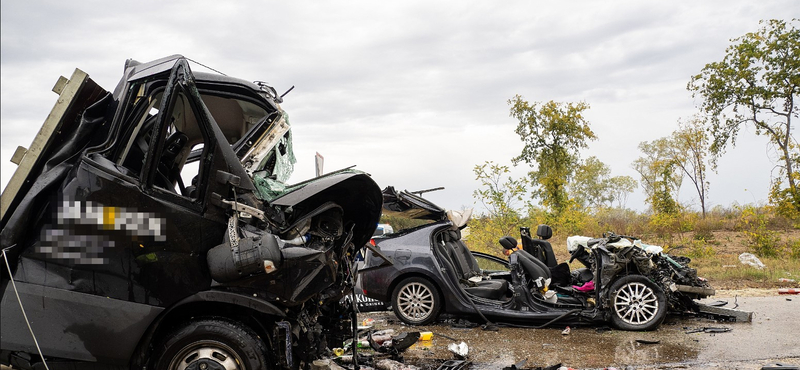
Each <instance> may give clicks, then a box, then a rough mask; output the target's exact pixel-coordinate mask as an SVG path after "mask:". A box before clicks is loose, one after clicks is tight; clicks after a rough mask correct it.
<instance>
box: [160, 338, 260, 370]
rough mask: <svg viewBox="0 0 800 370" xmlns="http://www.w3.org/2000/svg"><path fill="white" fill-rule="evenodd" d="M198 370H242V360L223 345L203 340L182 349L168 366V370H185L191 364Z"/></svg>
mask: <svg viewBox="0 0 800 370" xmlns="http://www.w3.org/2000/svg"><path fill="white" fill-rule="evenodd" d="M195 363H196V364H197V367H195V368H196V369H200V370H215V369H219V368H222V369H225V370H242V369H244V367H243V366H242V359H241V358H239V355H237V354H236V352H235V351H234V350H233V349H232V348H231V347H229V346H228V345H226V344H225V343H221V342H217V341H213V340H203V341H197V342H192V343H190V344H189V345H187V346H186V347H183V349H181V350H180V351H179V352H178V355H177V356H175V357H174V358H173V359H172V361H171V362H170V364H169V369H170V370H185V369H186V368H188V367H189V366H191V365H193V364H195Z"/></svg>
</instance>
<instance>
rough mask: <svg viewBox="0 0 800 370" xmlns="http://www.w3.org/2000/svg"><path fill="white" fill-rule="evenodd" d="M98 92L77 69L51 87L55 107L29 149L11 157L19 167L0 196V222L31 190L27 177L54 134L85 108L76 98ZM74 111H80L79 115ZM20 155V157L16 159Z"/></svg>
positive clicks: (93, 83) (88, 79) (53, 137)
mask: <svg viewBox="0 0 800 370" xmlns="http://www.w3.org/2000/svg"><path fill="white" fill-rule="evenodd" d="M98 89H99V91H103V92H104V90H103V89H102V88H101V87H99V86H98V85H97V84H96V83H95V82H94V81H92V80H91V79H90V78H89V75H88V74H86V72H84V71H81V70H80V69H77V68H76V69H75V71H74V72H73V73H72V77H70V78H69V80H67V79H66V78H64V77H63V76H61V78H60V79H59V80H58V82H56V85H55V86H54V87H53V91H54V92H56V93H58V94H59V97H58V100H57V101H56V104H55V105H54V106H53V109H52V110H50V114H49V115H48V116H47V118H46V119H45V121H44V124H42V128H40V129H39V132H38V133H37V134H36V136H35V137H34V138H33V142H32V143H31V145H30V146H29V147H28V149H27V150H19V149H18V153H16V155H15V158H13V159H14V160H13V161H14V162H18V165H19V167H17V170H16V171H14V174H13V175H12V176H11V179H10V180H9V182H8V184H7V185H6V188H5V189H3V193H2V195H0V219H5V217H6V212H8V210H9V208H11V206H12V205H14V204H16V203H18V202H19V201H20V200H21V197H22V196H24V194H25V193H26V192H27V189H28V188H29V187H30V185H31V184H30V182H31V181H33V180H35V179H31V178H29V177H30V175H31V173H32V172H33V171H34V170H39V168H40V167H41V163H39V157H40V156H41V155H42V153H45V152H46V151H47V149H48V148H49V147H50V145H51V144H52V143H53V141H54V139H55V137H56V136H57V135H54V133H59V132H60V131H61V129H62V127H63V126H64V125H65V124H69V123H72V122H71V121H74V120H75V119H76V118H77V117H78V116H79V114H80V113H81V112H82V111H83V109H85V108H86V107H85V106H81V107H77V105H79V104H75V101H76V100H80V99H76V97H79V96H82V95H83V96H85V95H86V94H87V93H89V94H92V95H97V93H98V92H99V91H98ZM77 110H80V112H78V111H77ZM23 149H24V148H23ZM20 155H21V158H20V157H19V156H20Z"/></svg>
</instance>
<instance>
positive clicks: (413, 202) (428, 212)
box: [382, 186, 447, 221]
mask: <svg viewBox="0 0 800 370" xmlns="http://www.w3.org/2000/svg"><path fill="white" fill-rule="evenodd" d="M382 193H383V213H384V214H386V215H392V216H401V217H406V218H412V219H419V220H433V221H442V220H445V219H447V212H445V210H444V209H443V208H441V207H439V206H437V205H435V204H433V203H431V202H430V201H429V200H427V199H424V198H422V197H420V196H417V195H414V194H411V193H410V192H409V191H408V190H403V191H399V192H398V191H397V190H395V188H394V187H393V186H387V187H386V188H385V189H383V192H382Z"/></svg>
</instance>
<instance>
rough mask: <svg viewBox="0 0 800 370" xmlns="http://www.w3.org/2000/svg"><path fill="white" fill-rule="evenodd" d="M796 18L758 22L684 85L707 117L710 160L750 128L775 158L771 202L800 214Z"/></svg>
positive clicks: (799, 39) (799, 59) (798, 35)
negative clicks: (794, 127)
mask: <svg viewBox="0 0 800 370" xmlns="http://www.w3.org/2000/svg"><path fill="white" fill-rule="evenodd" d="M797 23H798V20H797V19H793V20H792V21H791V22H789V23H787V22H786V21H783V20H776V19H773V20H769V21H762V22H761V25H762V27H761V29H759V30H758V31H756V32H752V33H748V34H746V35H744V36H741V37H738V38H735V39H733V40H731V42H732V43H733V44H732V45H731V46H729V47H728V48H727V50H726V54H725V57H724V58H723V60H722V61H721V62H714V63H709V64H706V65H705V67H703V69H702V70H701V71H700V73H699V74H697V75H695V76H692V78H691V81H690V82H689V84H688V85H687V88H688V90H689V91H691V92H692V95H693V96H694V97H699V98H701V99H702V102H701V104H700V107H699V108H700V110H701V111H703V112H704V113H706V114H708V115H709V116H710V120H711V127H710V132H711V137H712V143H711V152H712V153H713V154H714V155H715V158H716V157H718V156H719V155H721V154H723V153H724V151H725V148H726V146H727V145H728V144H729V143H730V144H731V145H732V146H733V145H735V144H736V137H737V135H738V133H739V130H741V128H742V127H745V126H748V125H752V126H754V127H755V133H756V134H757V135H765V136H767V137H768V138H769V143H770V145H771V146H772V147H773V148H774V149H775V150H776V152H777V153H778V157H779V163H780V164H778V165H777V167H778V168H779V171H778V175H776V176H775V178H774V179H773V187H772V193H771V198H772V200H773V201H775V202H777V203H778V204H779V205H781V204H783V205H786V204H788V205H790V208H792V209H793V210H794V212H795V214H796V213H798V212H800V191H798V188H797V186H798V185H797V182H798V181H800V175H798V171H797V161H798V159H800V152H799V151H800V147H798V143H797V141H796V139H795V138H794V137H793V136H792V119H793V118H797V115H798V105H797V104H798V94H800V30H798V28H797V27H796V24H797Z"/></svg>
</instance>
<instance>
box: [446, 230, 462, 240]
mask: <svg viewBox="0 0 800 370" xmlns="http://www.w3.org/2000/svg"><path fill="white" fill-rule="evenodd" d="M448 234H450V240H452V241H457V240H461V230H450V231H448Z"/></svg>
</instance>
